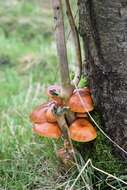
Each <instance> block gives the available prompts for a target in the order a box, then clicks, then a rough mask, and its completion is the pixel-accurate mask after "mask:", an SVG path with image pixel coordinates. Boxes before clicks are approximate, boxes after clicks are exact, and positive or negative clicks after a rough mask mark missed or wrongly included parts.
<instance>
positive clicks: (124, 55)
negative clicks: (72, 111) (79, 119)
mask: <svg viewBox="0 0 127 190" xmlns="http://www.w3.org/2000/svg"><path fill="white" fill-rule="evenodd" d="M79 12H80V19H79V20H80V34H81V36H82V37H83V41H84V49H85V53H86V65H85V69H86V71H85V72H86V73H87V76H88V79H89V84H90V87H91V89H92V94H93V98H94V102H95V105H96V106H97V108H98V109H99V110H100V112H101V113H102V118H103V121H104V129H105V130H106V132H107V133H108V134H109V136H110V137H111V138H112V139H113V140H114V141H115V142H116V143H118V144H119V145H120V146H121V147H122V148H123V149H124V150H126V151H127V0H79ZM116 150H117V152H119V153H120V155H121V156H122V157H123V158H125V159H127V154H125V153H123V152H122V151H120V150H118V149H116Z"/></svg>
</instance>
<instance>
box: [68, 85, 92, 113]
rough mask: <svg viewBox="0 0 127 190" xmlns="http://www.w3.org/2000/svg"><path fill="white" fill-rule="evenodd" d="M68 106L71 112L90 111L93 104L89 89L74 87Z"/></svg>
mask: <svg viewBox="0 0 127 190" xmlns="http://www.w3.org/2000/svg"><path fill="white" fill-rule="evenodd" d="M79 96H80V97H79ZM68 106H69V107H70V110H71V111H73V112H79V113H85V112H89V111H92V110H93V109H94V105H93V100H92V97H91V95H90V91H89V89H88V88H84V89H78V90H76V89H75V90H74V92H73V95H72V96H71V97H70V100H69V102H68Z"/></svg>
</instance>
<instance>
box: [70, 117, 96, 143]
mask: <svg viewBox="0 0 127 190" xmlns="http://www.w3.org/2000/svg"><path fill="white" fill-rule="evenodd" d="M69 131H70V137H71V139H72V140H74V141H78V142H89V141H92V140H94V139H95V138H96V136H97V133H96V130H95V128H94V127H93V126H92V124H91V123H90V122H89V121H88V120H86V119H77V120H76V121H74V122H73V123H72V124H71V126H70V128H69Z"/></svg>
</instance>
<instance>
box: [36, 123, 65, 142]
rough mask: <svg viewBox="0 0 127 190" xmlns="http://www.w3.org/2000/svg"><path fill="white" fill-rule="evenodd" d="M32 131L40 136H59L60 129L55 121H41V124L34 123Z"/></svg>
mask: <svg viewBox="0 0 127 190" xmlns="http://www.w3.org/2000/svg"><path fill="white" fill-rule="evenodd" d="M33 131H34V132H35V133H37V134H38V135H40V136H43V137H50V138H56V139H58V138H60V137H61V135H62V134H61V130H60V128H59V126H58V124H57V123H48V122H45V123H42V124H34V127H33Z"/></svg>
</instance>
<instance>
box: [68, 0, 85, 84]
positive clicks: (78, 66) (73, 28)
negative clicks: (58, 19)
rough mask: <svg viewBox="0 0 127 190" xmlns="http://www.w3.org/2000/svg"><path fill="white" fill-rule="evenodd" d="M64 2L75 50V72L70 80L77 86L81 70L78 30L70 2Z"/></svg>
mask: <svg viewBox="0 0 127 190" xmlns="http://www.w3.org/2000/svg"><path fill="white" fill-rule="evenodd" d="M65 2H66V9H67V16H68V20H69V23H70V27H71V31H72V36H73V39H74V45H75V52H76V73H75V77H74V79H73V81H72V82H73V84H75V85H76V86H77V85H78V83H79V81H80V78H81V72H82V57H81V47H80V40H79V35H78V30H77V27H76V25H75V21H74V18H73V14H72V11H71V7H70V2H69V0H65Z"/></svg>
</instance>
